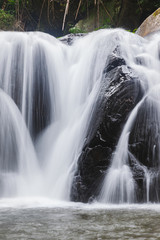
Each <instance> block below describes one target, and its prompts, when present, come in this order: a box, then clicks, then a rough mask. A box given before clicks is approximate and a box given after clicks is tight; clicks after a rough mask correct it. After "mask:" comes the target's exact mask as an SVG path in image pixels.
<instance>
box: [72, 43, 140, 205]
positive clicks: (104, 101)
mask: <svg viewBox="0 0 160 240" xmlns="http://www.w3.org/2000/svg"><path fill="white" fill-rule="evenodd" d="M142 96H143V91H142V89H141V86H140V82H139V79H138V78H137V76H136V74H135V73H134V71H133V70H132V69H131V68H129V67H128V66H127V65H126V63H125V60H124V59H123V58H122V57H121V56H120V52H119V48H118V47H117V48H116V49H115V51H114V52H113V54H111V55H110V57H109V59H108V60H107V62H106V67H105V69H104V72H103V81H102V90H101V92H100V96H99V99H98V101H97V106H96V108H95V112H94V114H93V117H92V121H91V123H90V126H91V127H90V129H89V131H88V136H87V140H86V143H85V146H84V148H83V151H82V154H81V156H80V157H79V160H78V167H77V172H76V174H75V176H74V180H73V185H72V190H71V199H72V200H73V201H80V202H90V201H92V200H93V199H95V198H96V197H97V196H98V195H99V193H100V190H101V184H102V181H103V179H104V176H105V172H106V170H107V168H108V166H109V165H110V161H111V156H112V153H113V152H114V150H115V146H116V144H117V141H118V139H119V136H120V133H121V131H122V128H123V126H124V124H125V122H126V120H127V118H128V115H129V113H130V112H131V110H132V109H133V108H134V106H135V105H136V104H137V102H138V101H139V100H140V99H141V97H142ZM97 116H98V117H97ZM93 126H94V127H93Z"/></svg>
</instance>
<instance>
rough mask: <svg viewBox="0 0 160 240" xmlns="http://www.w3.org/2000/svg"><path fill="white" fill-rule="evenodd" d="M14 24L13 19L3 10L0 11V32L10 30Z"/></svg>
mask: <svg viewBox="0 0 160 240" xmlns="http://www.w3.org/2000/svg"><path fill="white" fill-rule="evenodd" d="M14 22H15V17H14V16H13V15H12V14H10V13H8V12H5V11H4V10H2V9H1V10H0V29H1V30H11V28H12V26H13V23H14Z"/></svg>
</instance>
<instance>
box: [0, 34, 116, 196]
mask: <svg viewBox="0 0 160 240" xmlns="http://www.w3.org/2000/svg"><path fill="white" fill-rule="evenodd" d="M112 38H113V37H112V31H107V32H103V31H102V32H101V33H100V34H96V33H92V34H91V35H88V36H86V37H85V39H79V40H78V41H76V42H75V44H73V46H71V47H70V46H66V45H65V44H63V43H61V42H60V41H59V40H56V39H55V38H53V37H51V36H49V35H47V34H42V33H11V32H1V33H0V52H1V54H0V61H1V67H0V87H1V89H3V91H4V92H5V93H3V92H2V93H1V99H2V101H1V105H2V107H3V108H4V110H1V112H2V115H3V117H2V120H1V121H2V124H1V129H2V130H1V131H2V132H3V134H1V152H2V154H1V156H2V157H1V159H0V166H1V169H0V173H1V175H2V176H3V175H5V180H3V179H1V182H0V186H1V185H2V187H1V196H5V197H8V196H16V195H18V196H23V195H29V196H30V195H43V196H50V197H52V198H54V199H59V200H69V195H70V188H71V184H72V178H73V175H74V171H75V169H76V162H77V159H78V156H79V154H80V152H81V150H82V147H83V144H84V141H85V137H86V133H87V129H88V125H89V123H90V119H91V116H92V111H93V109H94V103H95V102H96V99H97V97H98V92H99V90H100V86H101V85H100V83H101V78H102V73H103V68H104V64H105V61H106V59H107V56H108V54H109V53H110V52H111V51H112V50H113V47H114V43H113V42H112V41H111V39H112ZM107 39H108V40H109V39H110V40H109V41H108V42H107ZM115 41H116V40H115ZM106 44H107V47H106ZM1 91H2V90H1ZM10 98H12V99H13V100H14V102H13V101H12V100H11V99H10ZM3 102H4V103H5V104H6V106H5V105H4V106H3ZM9 102H10V104H9ZM15 104H16V105H17V106H18V108H19V110H18V108H17V107H16V105H15ZM24 121H25V123H26V126H25V123H24ZM27 129H28V130H27ZM29 135H30V136H31V138H32V140H31V139H30V136H29ZM32 141H33V144H32ZM12 175H13V176H14V178H15V186H14V188H13V187H12V183H13V182H12V178H11V177H9V176H12ZM21 177H23V180H22V178H21ZM4 181H5V183H4Z"/></svg>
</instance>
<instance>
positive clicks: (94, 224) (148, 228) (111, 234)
mask: <svg viewBox="0 0 160 240" xmlns="http://www.w3.org/2000/svg"><path fill="white" fill-rule="evenodd" d="M5 239H12V240H19V239H21V240H22V239H23V240H26V239H27V240H28V239H36V240H38V239H42V240H51V239H55V240H72V239H74V240H77V239H83V240H96V239H97V240H101V239H105V240H106V239H110V240H111V239H114V240H116V239H122V240H124V239H139V240H144V239H146V240H152V239H153V240H154V239H160V205H121V206H116V205H111V206H103V205H83V204H68V205H67V204H52V203H51V202H46V201H42V202H39V201H38V200H37V201H36V200H34V201H32V202H26V200H25V201H22V200H18V201H8V200H3V201H0V240H5Z"/></svg>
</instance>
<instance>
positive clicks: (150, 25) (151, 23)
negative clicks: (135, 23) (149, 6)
mask: <svg viewBox="0 0 160 240" xmlns="http://www.w3.org/2000/svg"><path fill="white" fill-rule="evenodd" d="M158 30H160V8H158V9H157V10H156V11H155V12H154V13H152V14H151V15H150V16H149V17H147V18H146V19H145V20H144V22H143V23H142V24H141V25H140V27H139V28H138V29H137V31H136V34H138V35H140V36H141V37H145V36H146V35H148V34H150V33H153V32H156V31H158Z"/></svg>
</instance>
